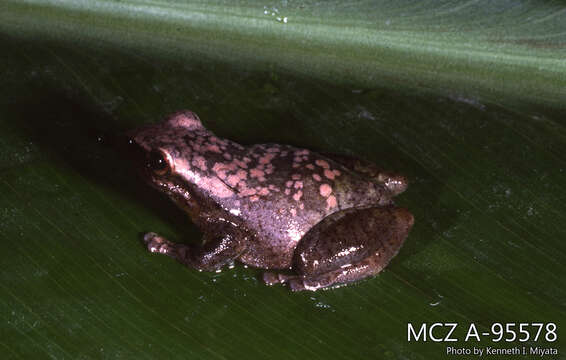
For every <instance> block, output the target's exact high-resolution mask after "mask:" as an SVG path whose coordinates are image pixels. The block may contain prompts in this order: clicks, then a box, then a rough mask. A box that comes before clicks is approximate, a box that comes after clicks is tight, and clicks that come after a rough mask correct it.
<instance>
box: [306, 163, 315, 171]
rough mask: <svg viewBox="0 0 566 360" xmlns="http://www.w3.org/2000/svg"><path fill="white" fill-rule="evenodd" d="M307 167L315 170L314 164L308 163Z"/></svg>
mask: <svg viewBox="0 0 566 360" xmlns="http://www.w3.org/2000/svg"><path fill="white" fill-rule="evenodd" d="M306 168H307V169H309V170H314V165H313V164H308V165H307V166H306Z"/></svg>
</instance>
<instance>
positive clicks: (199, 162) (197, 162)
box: [191, 156, 207, 171]
mask: <svg viewBox="0 0 566 360" xmlns="http://www.w3.org/2000/svg"><path fill="white" fill-rule="evenodd" d="M191 163H192V164H193V166H196V167H198V168H199V169H201V170H202V171H206V170H207V167H206V160H205V159H204V157H202V156H195V158H194V159H193V161H192V162H191Z"/></svg>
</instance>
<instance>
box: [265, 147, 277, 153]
mask: <svg viewBox="0 0 566 360" xmlns="http://www.w3.org/2000/svg"><path fill="white" fill-rule="evenodd" d="M279 150H280V149H279V148H278V147H277V146H273V147H270V148H268V149H267V152H273V153H275V152H279Z"/></svg>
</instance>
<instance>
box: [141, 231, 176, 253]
mask: <svg viewBox="0 0 566 360" xmlns="http://www.w3.org/2000/svg"><path fill="white" fill-rule="evenodd" d="M143 242H144V244H145V246H146V248H147V250H149V251H150V252H152V253H160V254H165V255H169V256H173V255H172V253H173V252H175V251H174V250H175V244H174V243H172V242H171V241H169V240H167V239H165V238H164V237H163V236H160V235H158V234H156V233H154V232H149V233H147V234H145V235H144V236H143Z"/></svg>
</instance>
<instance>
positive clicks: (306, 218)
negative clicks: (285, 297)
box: [130, 111, 413, 291]
mask: <svg viewBox="0 0 566 360" xmlns="http://www.w3.org/2000/svg"><path fill="white" fill-rule="evenodd" d="M130 137H131V138H130V144H132V145H131V146H133V147H134V148H136V149H137V150H138V152H137V153H138V154H139V160H140V161H141V162H140V166H141V168H142V169H143V174H144V177H146V179H147V180H148V181H149V183H150V184H151V185H153V186H154V187H155V188H157V189H158V190H160V191H162V192H164V193H165V194H167V196H169V197H170V198H171V199H172V200H173V201H174V202H175V203H176V204H177V205H178V206H179V207H180V208H181V209H183V210H185V211H186V212H187V213H188V214H189V216H190V217H191V219H192V221H193V222H194V223H195V224H196V225H197V226H198V227H199V228H200V229H201V230H202V232H203V233H204V238H203V242H202V245H200V246H188V245H184V244H177V243H173V242H170V241H169V240H167V239H165V238H163V237H161V236H159V235H157V234H155V233H148V234H146V235H145V236H144V242H145V244H146V246H147V249H148V250H149V251H151V252H159V253H162V254H166V255H168V256H171V257H173V258H175V259H177V260H178V261H180V262H181V263H184V264H186V265H187V266H189V267H192V268H195V269H198V270H205V271H214V270H218V269H220V268H222V267H223V266H224V265H227V264H229V263H232V262H233V261H234V260H237V261H240V262H242V263H244V264H247V265H251V266H254V267H257V268H261V269H269V270H291V271H292V273H293V274H291V275H290V274H288V273H289V271H286V274H283V273H278V272H266V273H264V276H263V279H264V281H265V282H266V283H267V284H275V283H287V284H288V285H289V286H290V288H291V289H292V290H294V291H297V290H317V289H320V288H326V287H329V286H333V285H338V284H344V283H349V282H352V281H356V280H360V279H363V278H366V277H368V276H372V275H375V274H377V273H379V272H380V271H381V270H382V269H383V268H384V267H385V266H386V265H387V264H388V263H389V261H390V260H391V259H392V258H393V257H394V256H395V255H396V254H397V252H398V251H399V249H400V247H401V245H402V244H403V241H404V240H405V238H406V237H407V234H408V233H409V230H410V229H411V227H412V226H413V216H412V215H411V213H410V212H409V211H408V210H406V209H404V208H400V207H397V206H395V205H394V203H393V201H392V197H394V196H396V195H398V194H400V193H401V192H403V191H404V190H405V189H406V188H407V181H406V179H405V178H404V177H403V176H401V175H396V174H393V173H391V172H387V171H380V170H378V169H377V168H376V167H375V166H374V165H373V164H370V163H366V162H363V161H361V160H358V159H355V158H350V157H345V156H336V155H328V154H320V153H316V152H312V151H310V150H307V149H301V148H297V147H294V146H289V145H280V144H259V145H251V146H242V145H240V144H237V143H235V142H233V141H230V140H227V139H221V138H219V137H216V136H215V135H214V134H213V133H212V132H210V131H209V130H207V129H206V128H205V127H204V126H203V125H202V123H201V121H200V120H199V118H198V117H197V116H196V115H195V114H194V113H192V112H190V111H182V112H178V113H176V114H174V115H172V116H171V117H170V118H168V119H167V120H166V121H164V122H162V123H158V124H154V125H149V126H145V127H142V128H140V129H137V130H135V131H133V132H132V133H131V134H130Z"/></svg>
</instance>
